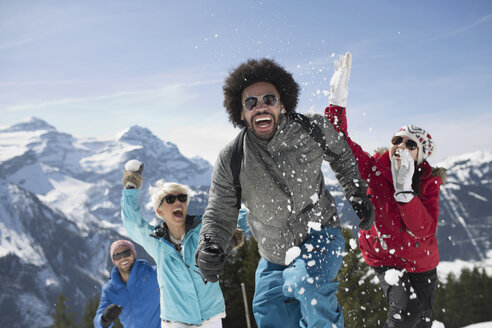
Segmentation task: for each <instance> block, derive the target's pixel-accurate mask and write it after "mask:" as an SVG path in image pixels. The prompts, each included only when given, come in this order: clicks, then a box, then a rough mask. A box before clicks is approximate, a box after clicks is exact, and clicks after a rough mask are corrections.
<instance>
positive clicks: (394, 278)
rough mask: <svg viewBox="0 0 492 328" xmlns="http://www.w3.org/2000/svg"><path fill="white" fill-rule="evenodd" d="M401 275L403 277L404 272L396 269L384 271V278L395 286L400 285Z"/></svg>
mask: <svg viewBox="0 0 492 328" xmlns="http://www.w3.org/2000/svg"><path fill="white" fill-rule="evenodd" d="M400 277H403V272H402V271H399V270H396V269H389V270H388V271H386V272H385V273H384V280H386V282H387V283H388V284H390V285H393V286H398V281H399V280H400Z"/></svg>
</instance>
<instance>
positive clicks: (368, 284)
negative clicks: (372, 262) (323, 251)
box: [337, 228, 388, 328]
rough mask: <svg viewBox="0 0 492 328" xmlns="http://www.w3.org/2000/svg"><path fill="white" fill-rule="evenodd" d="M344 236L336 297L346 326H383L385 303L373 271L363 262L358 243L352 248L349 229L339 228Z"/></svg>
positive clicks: (386, 307) (348, 327) (386, 306)
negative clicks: (343, 248)
mask: <svg viewBox="0 0 492 328" xmlns="http://www.w3.org/2000/svg"><path fill="white" fill-rule="evenodd" d="M342 233H343V236H344V237H345V252H346V255H345V256H344V258H343V262H342V266H341V268H340V271H339V272H338V276H337V280H338V281H339V282H340V285H339V286H338V292H337V298H338V302H339V304H340V305H341V306H342V309H343V317H344V322H345V327H347V328H352V327H357V328H359V327H367V328H373V327H382V326H383V325H384V322H385V321H386V317H387V311H388V303H387V301H386V299H385V298H384V295H383V292H382V291H381V289H380V288H379V283H378V282H377V279H376V278H375V273H374V271H373V270H372V269H371V268H370V267H369V266H368V265H367V264H366V263H365V262H364V259H363V258H362V254H361V252H360V250H359V248H358V247H356V248H355V249H352V248H351V246H350V240H351V239H352V244H354V243H355V240H354V239H353V237H352V232H351V231H350V230H348V229H345V228H344V229H342Z"/></svg>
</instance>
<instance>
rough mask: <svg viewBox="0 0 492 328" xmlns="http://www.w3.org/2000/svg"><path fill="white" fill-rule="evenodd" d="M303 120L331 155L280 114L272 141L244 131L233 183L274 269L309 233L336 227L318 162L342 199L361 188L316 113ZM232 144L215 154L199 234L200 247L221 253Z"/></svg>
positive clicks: (341, 145) (226, 234) (232, 215)
mask: <svg viewBox="0 0 492 328" xmlns="http://www.w3.org/2000/svg"><path fill="white" fill-rule="evenodd" d="M309 118H310V119H311V120H313V121H314V122H316V123H317V124H318V125H319V126H320V128H321V130H322V131H323V133H324V135H325V137H326V145H327V146H328V149H329V150H331V154H325V153H324V151H323V149H321V147H320V146H319V145H318V144H317V143H316V142H315V141H314V139H313V138H311V136H310V135H309V134H308V132H306V130H305V129H304V128H303V127H302V126H301V125H300V124H299V123H297V122H296V121H294V120H292V119H291V118H289V117H287V116H284V115H281V116H280V124H279V127H278V129H277V131H276V133H275V135H274V136H273V138H272V140H270V141H263V140H260V139H258V138H256V136H255V135H254V134H253V133H252V132H251V131H249V130H248V132H247V133H246V135H245V138H244V144H243V147H244V150H243V160H242V163H241V174H240V176H239V180H240V183H241V187H242V201H243V202H244V204H245V205H246V207H247V208H248V209H249V211H250V212H249V216H248V219H247V221H248V225H249V227H250V230H251V232H252V234H253V237H254V238H255V239H256V241H257V242H258V250H259V252H260V255H261V256H262V257H263V258H265V259H266V260H268V261H270V262H273V263H276V264H280V265H285V254H286V252H287V250H288V249H289V248H291V247H293V246H301V245H302V244H303V243H304V241H305V240H306V239H307V237H308V234H309V232H310V229H313V228H314V229H316V228H317V227H319V226H320V225H323V226H330V227H338V226H340V222H339V220H338V217H337V215H336V213H337V208H336V204H335V201H334V200H333V197H332V196H331V194H330V192H329V191H328V190H327V189H326V188H325V184H324V177H323V173H322V172H321V164H322V161H323V160H326V161H328V162H329V163H330V166H331V168H332V169H333V171H334V172H335V175H336V177H337V179H338V181H339V182H340V184H341V185H342V186H343V188H344V190H345V194H346V196H347V198H348V197H350V196H351V195H354V194H358V193H365V192H366V189H367V184H366V182H365V181H364V180H362V179H361V178H360V175H359V170H358V168H357V163H356V161H355V159H354V155H353V153H352V151H351V150H350V148H349V146H348V144H347V142H346V141H345V138H344V137H343V136H340V135H339V134H338V133H337V132H336V131H335V129H334V128H333V126H332V125H331V123H330V121H328V120H327V119H326V118H325V117H323V116H322V115H312V116H309ZM233 145H234V143H233V142H231V143H229V144H228V145H227V146H226V147H225V148H224V149H223V150H222V151H221V152H220V154H219V157H218V159H217V162H216V164H215V167H214V171H213V175H212V183H211V186H210V193H209V202H208V206H207V209H206V210H205V214H204V215H203V223H202V230H201V233H200V243H203V242H204V239H205V237H207V239H208V238H209V239H210V241H211V242H215V243H217V244H219V245H220V246H221V247H222V249H224V250H225V249H226V248H227V245H228V244H229V241H230V239H231V236H232V232H233V230H234V229H235V228H236V225H237V217H238V209H237V207H236V201H237V199H236V190H235V188H234V184H233V176H232V171H231V168H230V163H231V157H232V152H233Z"/></svg>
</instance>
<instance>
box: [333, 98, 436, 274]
mask: <svg viewBox="0 0 492 328" xmlns="http://www.w3.org/2000/svg"><path fill="white" fill-rule="evenodd" d="M325 116H326V117H327V118H328V119H330V121H331V123H332V124H333V125H334V126H335V128H336V129H337V130H338V131H339V132H340V131H341V132H343V133H344V134H345V136H346V139H347V142H348V144H349V146H350V148H351V149H352V152H353V153H354V156H355V159H356V160H357V163H358V165H359V171H360V175H361V177H362V178H363V179H364V180H366V181H367V183H368V184H369V190H368V194H370V195H372V198H371V202H372V203H373V204H374V208H375V210H376V220H375V221H374V225H373V226H372V228H371V229H370V230H369V231H366V230H360V235H359V247H360V249H361V251H362V255H363V256H364V259H365V260H366V262H367V264H369V265H370V266H373V267H379V266H390V267H396V268H399V269H406V270H407V271H408V272H425V271H429V270H431V269H434V268H435V267H436V266H437V264H438V263H439V251H438V248H437V240H436V229H437V222H438V216H439V189H440V186H441V184H442V183H443V181H442V180H441V178H440V177H439V176H434V175H432V174H431V173H432V167H431V166H430V165H429V163H427V161H424V162H423V163H422V164H420V165H419V167H418V170H423V174H422V176H421V192H420V197H417V196H415V197H414V198H413V199H412V200H411V201H410V202H409V203H398V202H397V201H396V200H395V198H394V197H393V194H394V192H395V189H394V187H393V177H392V176H391V164H390V160H389V152H388V151H386V152H385V153H383V154H378V153H377V154H374V155H373V156H372V157H371V156H370V155H369V154H368V153H366V152H365V151H364V150H362V148H361V147H360V146H359V145H358V144H356V143H355V142H353V141H352V140H351V139H350V138H349V137H348V133H347V120H346V114H345V108H343V107H338V106H334V105H330V107H328V108H326V109H325Z"/></svg>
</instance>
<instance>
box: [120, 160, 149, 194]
mask: <svg viewBox="0 0 492 328" xmlns="http://www.w3.org/2000/svg"><path fill="white" fill-rule="evenodd" d="M143 169H144V163H142V162H140V161H138V160H136V159H131V160H129V161H128V162H126V164H125V169H124V170H123V187H124V188H126V189H135V188H136V189H140V186H141V185H142V172H143Z"/></svg>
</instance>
